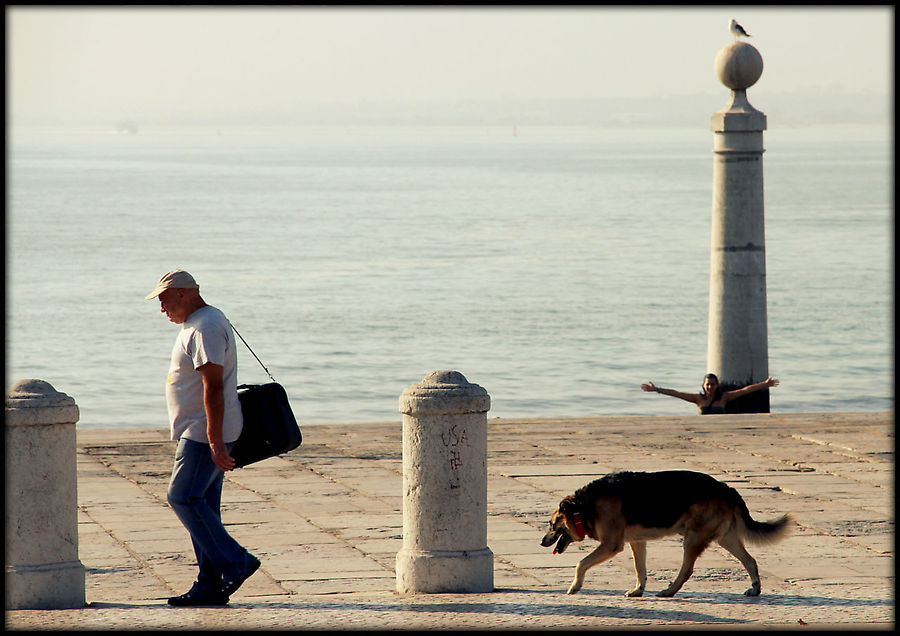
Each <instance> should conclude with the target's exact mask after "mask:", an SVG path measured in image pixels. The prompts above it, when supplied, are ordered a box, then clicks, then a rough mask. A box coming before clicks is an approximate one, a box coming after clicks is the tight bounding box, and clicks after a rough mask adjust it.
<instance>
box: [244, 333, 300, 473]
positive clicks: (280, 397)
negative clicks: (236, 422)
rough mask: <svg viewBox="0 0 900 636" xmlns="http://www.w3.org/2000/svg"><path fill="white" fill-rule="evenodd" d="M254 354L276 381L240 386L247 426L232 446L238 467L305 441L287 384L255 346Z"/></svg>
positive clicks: (245, 425) (293, 447) (270, 376)
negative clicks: (265, 363) (258, 352)
mask: <svg viewBox="0 0 900 636" xmlns="http://www.w3.org/2000/svg"><path fill="white" fill-rule="evenodd" d="M231 328H232V329H234V325H232V327H231ZM234 333H236V334H237V336H238V338H240V339H241V342H243V343H244V345H245V346H246V347H247V349H250V345H248V344H247V341H246V340H244V337H243V336H242V335H241V334H240V333H238V330H237V329H234ZM250 353H252V354H253V357H254V358H256V361H257V362H259V364H260V366H261V367H262V368H263V371H265V372H266V375H268V376H269V378H271V380H272V381H271V382H267V383H265V384H241V385H239V386H238V388H237V391H238V399H239V400H240V401H241V412H242V413H243V415H244V428H243V430H241V435H240V437H238V438H237V441H236V442H235V443H234V446H233V447H232V448H231V456H232V457H233V458H234V467H235V468H242V467H244V466H246V465H247V464H252V463H254V462H258V461H261V460H263V459H267V458H269V457H275V456H276V455H281V454H282V453H287V452H288V451H292V450H294V449H295V448H297V447H298V446H300V442H302V441H303V436H302V435H301V434H300V427H299V426H298V425H297V420H296V418H295V417H294V412H293V411H291V405H290V403H289V402H288V397H287V393H286V392H285V390H284V387H282V386H281V385H280V384H278V383H277V382H276V381H275V378H273V377H272V374H271V373H269V370H268V369H266V365H264V364H263V363H262V360H260V359H259V357H258V356H257V355H256V353H254V352H253V349H250Z"/></svg>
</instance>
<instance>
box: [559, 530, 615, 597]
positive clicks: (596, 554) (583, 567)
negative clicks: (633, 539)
mask: <svg viewBox="0 0 900 636" xmlns="http://www.w3.org/2000/svg"><path fill="white" fill-rule="evenodd" d="M624 549H625V544H624V542H622V541H613V542H605V543H601V544H600V545H599V546H597V548H596V549H595V550H594V551H593V552H591V553H590V554H589V555H587V556H586V557H584V558H583V559H582V560H581V561H579V562H578V565H576V566H575V578H574V579H573V580H572V585H570V586H569V591H568V592H566V593H567V594H574V593H575V592H577V591H578V590H580V589H581V586H582V585H583V584H584V574H585V572H587V571H588V570H590V569H591V568H592V567H594V566H595V565H599V564H600V563H603V562H604V561H606V560H607V559H610V558H612V557H614V556H616V555H617V554H618V553H619V552H621V551H622V550H624Z"/></svg>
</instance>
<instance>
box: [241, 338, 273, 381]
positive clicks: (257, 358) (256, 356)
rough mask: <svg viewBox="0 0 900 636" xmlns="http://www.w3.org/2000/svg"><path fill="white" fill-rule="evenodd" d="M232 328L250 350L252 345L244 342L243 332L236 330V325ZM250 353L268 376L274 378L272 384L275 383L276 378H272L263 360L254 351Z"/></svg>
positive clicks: (251, 350)
mask: <svg viewBox="0 0 900 636" xmlns="http://www.w3.org/2000/svg"><path fill="white" fill-rule="evenodd" d="M231 328H232V329H234V333H236V334H237V337H238V338H240V339H241V342H243V343H244V346H245V347H247V348H248V349H250V345H248V344H247V341H246V340H244V336H242V335H241V332H239V331H238V330H237V329H235V328H234V325H231ZM250 353H252V354H253V357H254V358H256V361H257V362H259V366H261V367H262V368H263V371H265V372H266V375H268V376H269V377H270V378H272V382H275V378H273V377H272V374H271V373H269V370H268V369H267V368H266V365H264V364H263V363H262V360H260V359H259V356H258V355H256V353H255V352H254V351H253V349H250Z"/></svg>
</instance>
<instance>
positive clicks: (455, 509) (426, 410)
mask: <svg viewBox="0 0 900 636" xmlns="http://www.w3.org/2000/svg"><path fill="white" fill-rule="evenodd" d="M490 408H491V397H490V395H488V393H487V391H485V390H484V389H483V388H482V387H480V386H478V385H477V384H470V383H469V382H468V381H467V380H466V378H465V377H464V376H463V375H462V374H461V373H459V372H458V371H435V372H433V373H431V374H429V375H427V376H425V378H424V379H423V380H422V382H421V383H419V384H413V385H411V386H408V387H407V388H406V390H405V391H404V392H403V394H402V395H401V396H400V412H401V413H403V548H402V549H401V550H400V552H398V553H397V591H398V592H399V593H401V594H414V593H420V592H424V593H441V592H470V593H475V592H492V591H493V590H494V553H493V552H491V550H490V548H488V547H487V412H488V410H489V409H490Z"/></svg>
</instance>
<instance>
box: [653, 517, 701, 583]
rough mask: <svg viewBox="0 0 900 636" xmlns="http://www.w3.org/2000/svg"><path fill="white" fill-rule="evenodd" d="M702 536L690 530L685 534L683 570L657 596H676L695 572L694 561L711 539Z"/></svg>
mask: <svg viewBox="0 0 900 636" xmlns="http://www.w3.org/2000/svg"><path fill="white" fill-rule="evenodd" d="M701 537H702V535H699V534H698V533H696V532H689V533H687V534H686V535H685V536H684V560H683V561H682V562H681V571H679V572H678V576H676V577H675V580H674V581H672V583H671V585H669V587H667V588H666V589H664V590H662V591H661V592H657V593H656V595H657V596H675V593H676V592H677V591H678V590H680V589H681V586H682V585H684V583H685V581H687V580H688V579H689V578H691V575H692V574H693V573H694V563H695V562H696V561H697V559H698V558H699V557H700V555H701V554H703V551H704V550H706V548H707V546H708V545H709V539H706V538H705V537H704V538H701Z"/></svg>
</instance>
